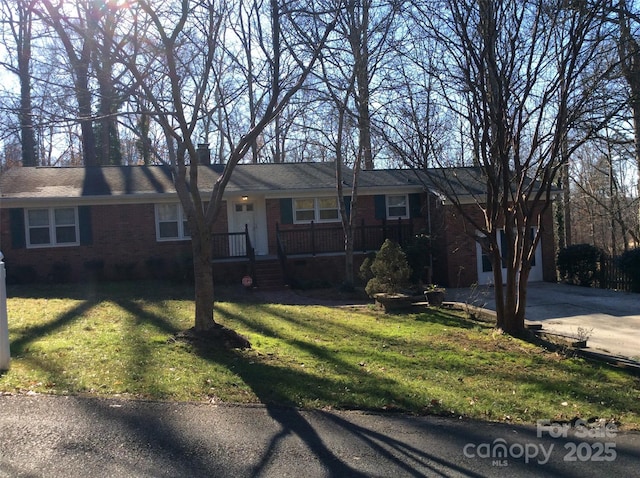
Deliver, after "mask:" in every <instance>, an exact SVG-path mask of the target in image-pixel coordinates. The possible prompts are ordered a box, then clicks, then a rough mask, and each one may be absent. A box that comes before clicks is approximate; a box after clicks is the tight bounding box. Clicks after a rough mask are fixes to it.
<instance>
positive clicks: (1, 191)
mask: <svg viewBox="0 0 640 478" xmlns="http://www.w3.org/2000/svg"><path fill="white" fill-rule="evenodd" d="M222 168H223V166H221V165H213V166H202V167H200V168H199V170H198V174H199V180H198V182H199V185H200V189H201V191H203V192H207V191H210V190H211V189H212V187H213V184H214V183H215V181H216V180H217V179H218V178H219V176H220V173H221V171H222ZM343 174H344V179H345V184H346V185H347V186H350V182H351V180H352V172H351V170H350V169H349V168H344V170H343ZM419 185H420V182H419V181H418V180H416V177H415V174H413V173H412V172H411V171H401V170H377V171H363V174H362V176H361V178H360V180H359V187H361V188H371V187H376V188H378V187H393V188H398V187H404V186H413V187H414V188H415V187H416V186H419ZM335 187H336V179H335V163H332V162H323V163H278V164H274V163H265V164H239V165H237V166H236V169H235V170H234V172H233V174H232V176H231V180H230V181H229V184H228V185H227V188H226V192H227V193H228V194H233V193H238V194H239V193H243V194H246V193H277V192H283V191H289V192H304V191H319V190H323V189H330V190H335ZM166 194H175V188H174V186H173V181H172V172H171V168H170V167H168V166H105V167H86V168H84V167H62V168H57V167H35V168H32V167H17V168H12V169H10V170H8V171H6V172H5V173H4V174H3V175H2V177H1V178H0V195H1V196H0V197H2V198H3V199H12V198H15V199H18V198H31V199H37V198H40V199H45V198H50V199H54V198H85V199H91V198H97V197H111V198H116V197H122V196H132V197H137V196H148V195H166Z"/></svg>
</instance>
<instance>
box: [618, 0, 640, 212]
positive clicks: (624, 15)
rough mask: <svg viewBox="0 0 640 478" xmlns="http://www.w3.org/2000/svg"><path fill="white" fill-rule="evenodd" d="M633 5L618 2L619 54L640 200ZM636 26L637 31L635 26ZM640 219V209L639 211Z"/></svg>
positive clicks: (638, 59) (639, 68)
mask: <svg viewBox="0 0 640 478" xmlns="http://www.w3.org/2000/svg"><path fill="white" fill-rule="evenodd" d="M632 6H635V5H634V4H633V3H632V4H631V5H629V4H628V2H627V1H626V0H618V5H617V7H618V11H617V13H618V18H617V20H618V27H619V37H618V52H619V55H620V64H621V67H622V74H623V76H624V78H625V80H626V82H627V86H628V102H629V107H630V108H631V114H632V118H633V132H634V134H633V144H634V157H635V162H636V170H637V182H636V184H637V187H636V195H637V196H638V197H639V198H640V43H639V41H638V38H639V36H640V34H639V33H638V30H637V28H638V25H640V17H639V15H638V12H634V11H632V9H631V7H632ZM634 25H635V29H634V28H633V26H634ZM638 216H639V217H640V209H639V210H638Z"/></svg>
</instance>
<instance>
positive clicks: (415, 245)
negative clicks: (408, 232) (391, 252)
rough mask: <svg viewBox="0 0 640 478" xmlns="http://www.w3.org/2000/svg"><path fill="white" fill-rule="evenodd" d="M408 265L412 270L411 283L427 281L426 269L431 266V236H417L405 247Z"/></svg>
mask: <svg viewBox="0 0 640 478" xmlns="http://www.w3.org/2000/svg"><path fill="white" fill-rule="evenodd" d="M404 253H405V254H406V256H407V263H408V264H409V267H410V268H411V271H412V273H411V282H413V283H418V282H420V281H427V280H428V278H427V277H425V268H426V267H427V266H428V265H429V236H427V235H425V234H416V235H415V236H413V237H412V238H411V240H410V241H409V242H408V243H407V245H406V246H405V247H404Z"/></svg>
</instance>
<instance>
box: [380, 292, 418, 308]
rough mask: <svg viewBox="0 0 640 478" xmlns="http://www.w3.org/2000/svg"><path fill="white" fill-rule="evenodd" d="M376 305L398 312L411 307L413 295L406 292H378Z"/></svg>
mask: <svg viewBox="0 0 640 478" xmlns="http://www.w3.org/2000/svg"><path fill="white" fill-rule="evenodd" d="M374 298H375V301H376V305H377V306H378V307H379V308H381V309H383V310H384V311H385V312H398V311H402V310H407V309H410V308H411V305H412V304H413V302H414V300H413V297H412V296H410V295H406V294H384V293H380V294H376V295H375V296H374Z"/></svg>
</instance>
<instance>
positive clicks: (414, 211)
mask: <svg viewBox="0 0 640 478" xmlns="http://www.w3.org/2000/svg"><path fill="white" fill-rule="evenodd" d="M420 199H421V194H420V193H413V194H409V217H420V216H421V215H422V202H421V200H420Z"/></svg>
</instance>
